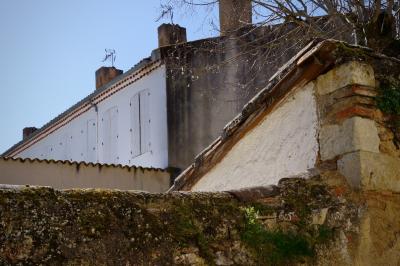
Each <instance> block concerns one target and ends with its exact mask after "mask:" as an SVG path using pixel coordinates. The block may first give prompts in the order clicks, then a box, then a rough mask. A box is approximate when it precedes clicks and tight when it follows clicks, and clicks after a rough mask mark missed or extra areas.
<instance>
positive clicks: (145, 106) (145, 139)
mask: <svg viewBox="0 0 400 266" xmlns="http://www.w3.org/2000/svg"><path fill="white" fill-rule="evenodd" d="M149 96H150V95H149V90H148V89H146V90H143V91H141V92H140V98H139V102H140V138H141V139H140V141H141V142H140V147H141V153H142V154H143V153H146V152H148V151H149V150H150V122H151V121H150V113H149V109H150V106H149V98H150V97H149Z"/></svg>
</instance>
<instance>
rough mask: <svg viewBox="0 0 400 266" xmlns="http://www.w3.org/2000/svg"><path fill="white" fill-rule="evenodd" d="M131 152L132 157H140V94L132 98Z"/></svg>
mask: <svg viewBox="0 0 400 266" xmlns="http://www.w3.org/2000/svg"><path fill="white" fill-rule="evenodd" d="M130 109H131V110H130V111H131V130H130V131H131V151H132V157H136V156H138V155H140V117H139V116H140V112H139V94H135V95H134V96H133V97H132V98H131V103H130Z"/></svg>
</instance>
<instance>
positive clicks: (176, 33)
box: [158, 24, 187, 47]
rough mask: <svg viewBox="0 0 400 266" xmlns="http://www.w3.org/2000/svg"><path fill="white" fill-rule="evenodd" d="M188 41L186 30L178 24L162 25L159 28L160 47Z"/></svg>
mask: <svg viewBox="0 0 400 266" xmlns="http://www.w3.org/2000/svg"><path fill="white" fill-rule="evenodd" d="M186 41H187V39H186V29H185V28H183V27H181V26H179V25H178V24H162V25H161V26H160V27H158V47H162V46H168V45H173V44H177V43H182V42H186Z"/></svg>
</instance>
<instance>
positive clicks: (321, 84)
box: [316, 50, 400, 192]
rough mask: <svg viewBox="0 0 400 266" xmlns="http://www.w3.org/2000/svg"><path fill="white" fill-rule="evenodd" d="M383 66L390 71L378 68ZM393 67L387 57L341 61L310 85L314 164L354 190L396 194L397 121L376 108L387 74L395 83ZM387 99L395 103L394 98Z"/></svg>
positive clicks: (399, 180) (399, 175) (399, 170)
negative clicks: (316, 123)
mask: <svg viewBox="0 0 400 266" xmlns="http://www.w3.org/2000/svg"><path fill="white" fill-rule="evenodd" d="M356 52H357V51H356V50H354V51H353V53H356ZM357 56H358V57H359V56H360V55H357ZM385 65H386V66H388V65H391V66H392V67H393V70H390V69H384V68H383V67H382V66H385ZM399 65H400V62H396V61H393V60H392V61H391V60H389V59H382V58H380V59H376V58H375V60H374V58H371V57H369V58H362V60H361V61H360V60H357V61H350V62H347V63H344V64H342V65H340V66H339V67H336V68H334V69H332V70H331V71H329V72H328V73H326V74H325V75H322V76H320V77H319V78H318V79H317V81H316V93H317V97H318V103H319V114H320V124H321V129H320V133H319V142H320V162H319V164H320V165H329V164H330V165H331V166H332V167H334V168H337V169H338V170H339V172H340V173H341V174H343V175H344V176H345V177H346V178H347V179H348V182H349V183H350V184H351V185H352V186H353V187H355V188H362V189H366V190H368V189H372V190H375V189H378V190H392V191H396V192H399V191H400V146H399V142H398V139H397V137H396V135H397V134H398V133H397V132H398V129H399V126H398V124H397V126H393V125H394V124H396V123H398V122H395V121H400V120H399V119H398V117H393V115H391V114H387V113H385V112H383V111H382V110H380V108H379V104H377V102H379V97H381V96H380V95H381V94H382V85H381V84H382V82H384V81H385V80H387V76H389V75H391V74H393V76H394V77H395V79H397V80H399V78H400V76H399V75H398V73H396V71H398V70H397V69H398V68H399ZM382 70H383V71H382ZM375 72H377V73H376V74H375ZM383 73H385V74H386V77H385V76H383ZM390 89H392V88H390ZM397 90H399V88H397ZM391 100H393V101H398V102H400V97H399V96H397V99H393V98H392V99H391ZM393 118H394V119H395V120H393Z"/></svg>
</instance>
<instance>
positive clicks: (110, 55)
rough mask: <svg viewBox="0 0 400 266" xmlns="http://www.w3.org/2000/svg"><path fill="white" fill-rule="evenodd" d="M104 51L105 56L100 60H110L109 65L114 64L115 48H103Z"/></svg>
mask: <svg viewBox="0 0 400 266" xmlns="http://www.w3.org/2000/svg"><path fill="white" fill-rule="evenodd" d="M104 51H105V52H106V56H105V57H104V59H103V61H102V62H105V61H107V60H111V66H112V67H113V66H114V62H115V58H116V57H117V56H116V55H115V50H114V49H104Z"/></svg>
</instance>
